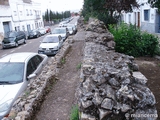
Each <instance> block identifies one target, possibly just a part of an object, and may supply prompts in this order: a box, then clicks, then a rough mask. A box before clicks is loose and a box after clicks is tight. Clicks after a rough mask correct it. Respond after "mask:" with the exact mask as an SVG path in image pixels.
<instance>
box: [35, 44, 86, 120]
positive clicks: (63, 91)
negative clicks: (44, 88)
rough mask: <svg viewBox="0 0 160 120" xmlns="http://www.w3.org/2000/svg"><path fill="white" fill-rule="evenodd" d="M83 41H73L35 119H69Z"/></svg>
mask: <svg viewBox="0 0 160 120" xmlns="http://www.w3.org/2000/svg"><path fill="white" fill-rule="evenodd" d="M83 46H84V43H83V42H74V43H73V45H72V47H71V50H70V51H69V53H68V54H67V56H66V58H65V60H64V61H63V62H64V64H63V66H62V67H61V68H60V71H59V73H60V74H59V76H58V78H59V80H58V81H57V83H56V84H55V85H54V86H53V89H52V90H51V91H50V93H49V94H48V95H47V97H46V100H45V101H44V102H43V104H42V106H41V109H40V111H39V112H38V113H37V114H36V118H35V120H69V115H70V111H71V107H72V106H73V105H74V104H76V98H75V90H76V88H77V85H78V82H79V74H80V68H79V67H80V64H81V61H82V58H83Z"/></svg>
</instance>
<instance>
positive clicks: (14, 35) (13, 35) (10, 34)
mask: <svg viewBox="0 0 160 120" xmlns="http://www.w3.org/2000/svg"><path fill="white" fill-rule="evenodd" d="M8 37H10V38H12V37H16V34H15V33H14V32H10V33H9V36H8Z"/></svg>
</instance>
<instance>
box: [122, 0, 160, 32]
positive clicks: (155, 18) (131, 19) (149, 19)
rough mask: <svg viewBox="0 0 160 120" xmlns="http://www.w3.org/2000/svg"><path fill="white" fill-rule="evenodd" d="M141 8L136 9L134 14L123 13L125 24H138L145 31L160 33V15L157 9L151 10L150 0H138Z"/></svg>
mask: <svg viewBox="0 0 160 120" xmlns="http://www.w3.org/2000/svg"><path fill="white" fill-rule="evenodd" d="M137 1H139V3H140V5H141V6H140V8H138V9H137V8H135V9H134V10H133V12H132V13H123V15H122V20H123V21H124V22H125V23H128V24H129V23H131V24H136V25H137V26H138V27H140V29H141V30H143V31H148V32H150V33H158V32H160V14H159V13H158V12H157V9H156V8H151V7H150V4H148V0H137Z"/></svg>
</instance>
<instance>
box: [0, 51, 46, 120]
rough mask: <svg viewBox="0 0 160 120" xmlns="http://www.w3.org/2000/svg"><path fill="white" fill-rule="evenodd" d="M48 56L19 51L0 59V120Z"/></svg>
mask: <svg viewBox="0 0 160 120" xmlns="http://www.w3.org/2000/svg"><path fill="white" fill-rule="evenodd" d="M47 59H48V57H47V56H46V55H43V54H38V53H32V52H21V53H13V54H10V55H7V56H5V57H3V58H1V59H0V73H1V74H0V120H1V119H2V118H3V117H7V116H8V114H9V113H10V110H11V108H12V106H13V104H14V102H15V101H16V100H17V98H18V97H19V96H20V95H21V94H22V93H23V92H24V91H25V89H26V88H27V85H28V84H29V82H30V80H32V78H35V77H36V76H37V75H38V74H40V72H41V70H42V68H43V66H44V65H45V64H46V63H47Z"/></svg>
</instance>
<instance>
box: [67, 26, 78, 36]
mask: <svg viewBox="0 0 160 120" xmlns="http://www.w3.org/2000/svg"><path fill="white" fill-rule="evenodd" d="M68 27H72V28H73V34H76V32H77V27H76V25H75V24H67V28H68Z"/></svg>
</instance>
